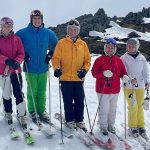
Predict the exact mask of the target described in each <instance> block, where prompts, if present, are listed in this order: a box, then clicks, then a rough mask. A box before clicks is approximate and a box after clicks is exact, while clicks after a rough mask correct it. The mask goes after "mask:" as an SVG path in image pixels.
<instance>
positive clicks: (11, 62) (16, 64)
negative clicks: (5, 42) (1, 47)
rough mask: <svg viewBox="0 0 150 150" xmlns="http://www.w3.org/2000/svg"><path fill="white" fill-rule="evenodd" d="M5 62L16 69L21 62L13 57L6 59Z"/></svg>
mask: <svg viewBox="0 0 150 150" xmlns="http://www.w3.org/2000/svg"><path fill="white" fill-rule="evenodd" d="M5 64H6V65H8V66H9V67H11V68H13V69H14V70H17V69H18V68H19V67H20V64H19V63H18V62H17V61H15V60H13V59H6V61H5Z"/></svg>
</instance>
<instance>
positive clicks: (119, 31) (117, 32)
mask: <svg viewBox="0 0 150 150" xmlns="http://www.w3.org/2000/svg"><path fill="white" fill-rule="evenodd" d="M110 26H112V27H111V28H108V29H105V31H106V32H105V33H102V32H97V31H90V32H89V36H98V37H101V38H108V37H116V38H118V39H123V38H128V34H129V33H131V32H136V33H137V34H138V35H140V36H141V37H139V38H138V39H140V40H145V41H150V35H149V34H145V33H142V32H138V31H136V30H133V29H129V28H124V27H121V26H120V25H118V24H117V23H115V22H113V21H110Z"/></svg>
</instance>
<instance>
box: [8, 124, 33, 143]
mask: <svg viewBox="0 0 150 150" xmlns="http://www.w3.org/2000/svg"><path fill="white" fill-rule="evenodd" d="M21 130H22V132H23V134H24V138H25V142H26V144H28V145H32V144H34V143H35V140H34V138H33V136H32V135H31V134H30V132H29V131H28V130H27V129H25V128H23V127H22V126H21ZM9 131H10V138H11V139H12V140H17V139H19V137H20V134H19V132H18V131H17V130H16V128H15V127H14V124H13V123H12V124H10V125H9Z"/></svg>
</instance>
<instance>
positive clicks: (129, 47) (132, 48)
mask: <svg viewBox="0 0 150 150" xmlns="http://www.w3.org/2000/svg"><path fill="white" fill-rule="evenodd" d="M127 51H128V52H129V53H135V52H136V45H134V44H127Z"/></svg>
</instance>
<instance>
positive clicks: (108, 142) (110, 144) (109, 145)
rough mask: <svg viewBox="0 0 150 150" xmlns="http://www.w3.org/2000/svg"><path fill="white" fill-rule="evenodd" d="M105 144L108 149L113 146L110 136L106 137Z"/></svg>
mask: <svg viewBox="0 0 150 150" xmlns="http://www.w3.org/2000/svg"><path fill="white" fill-rule="evenodd" d="M106 146H107V148H108V149H110V148H115V145H114V144H113V143H112V140H111V139H110V138H109V139H108V141H107V143H106Z"/></svg>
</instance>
